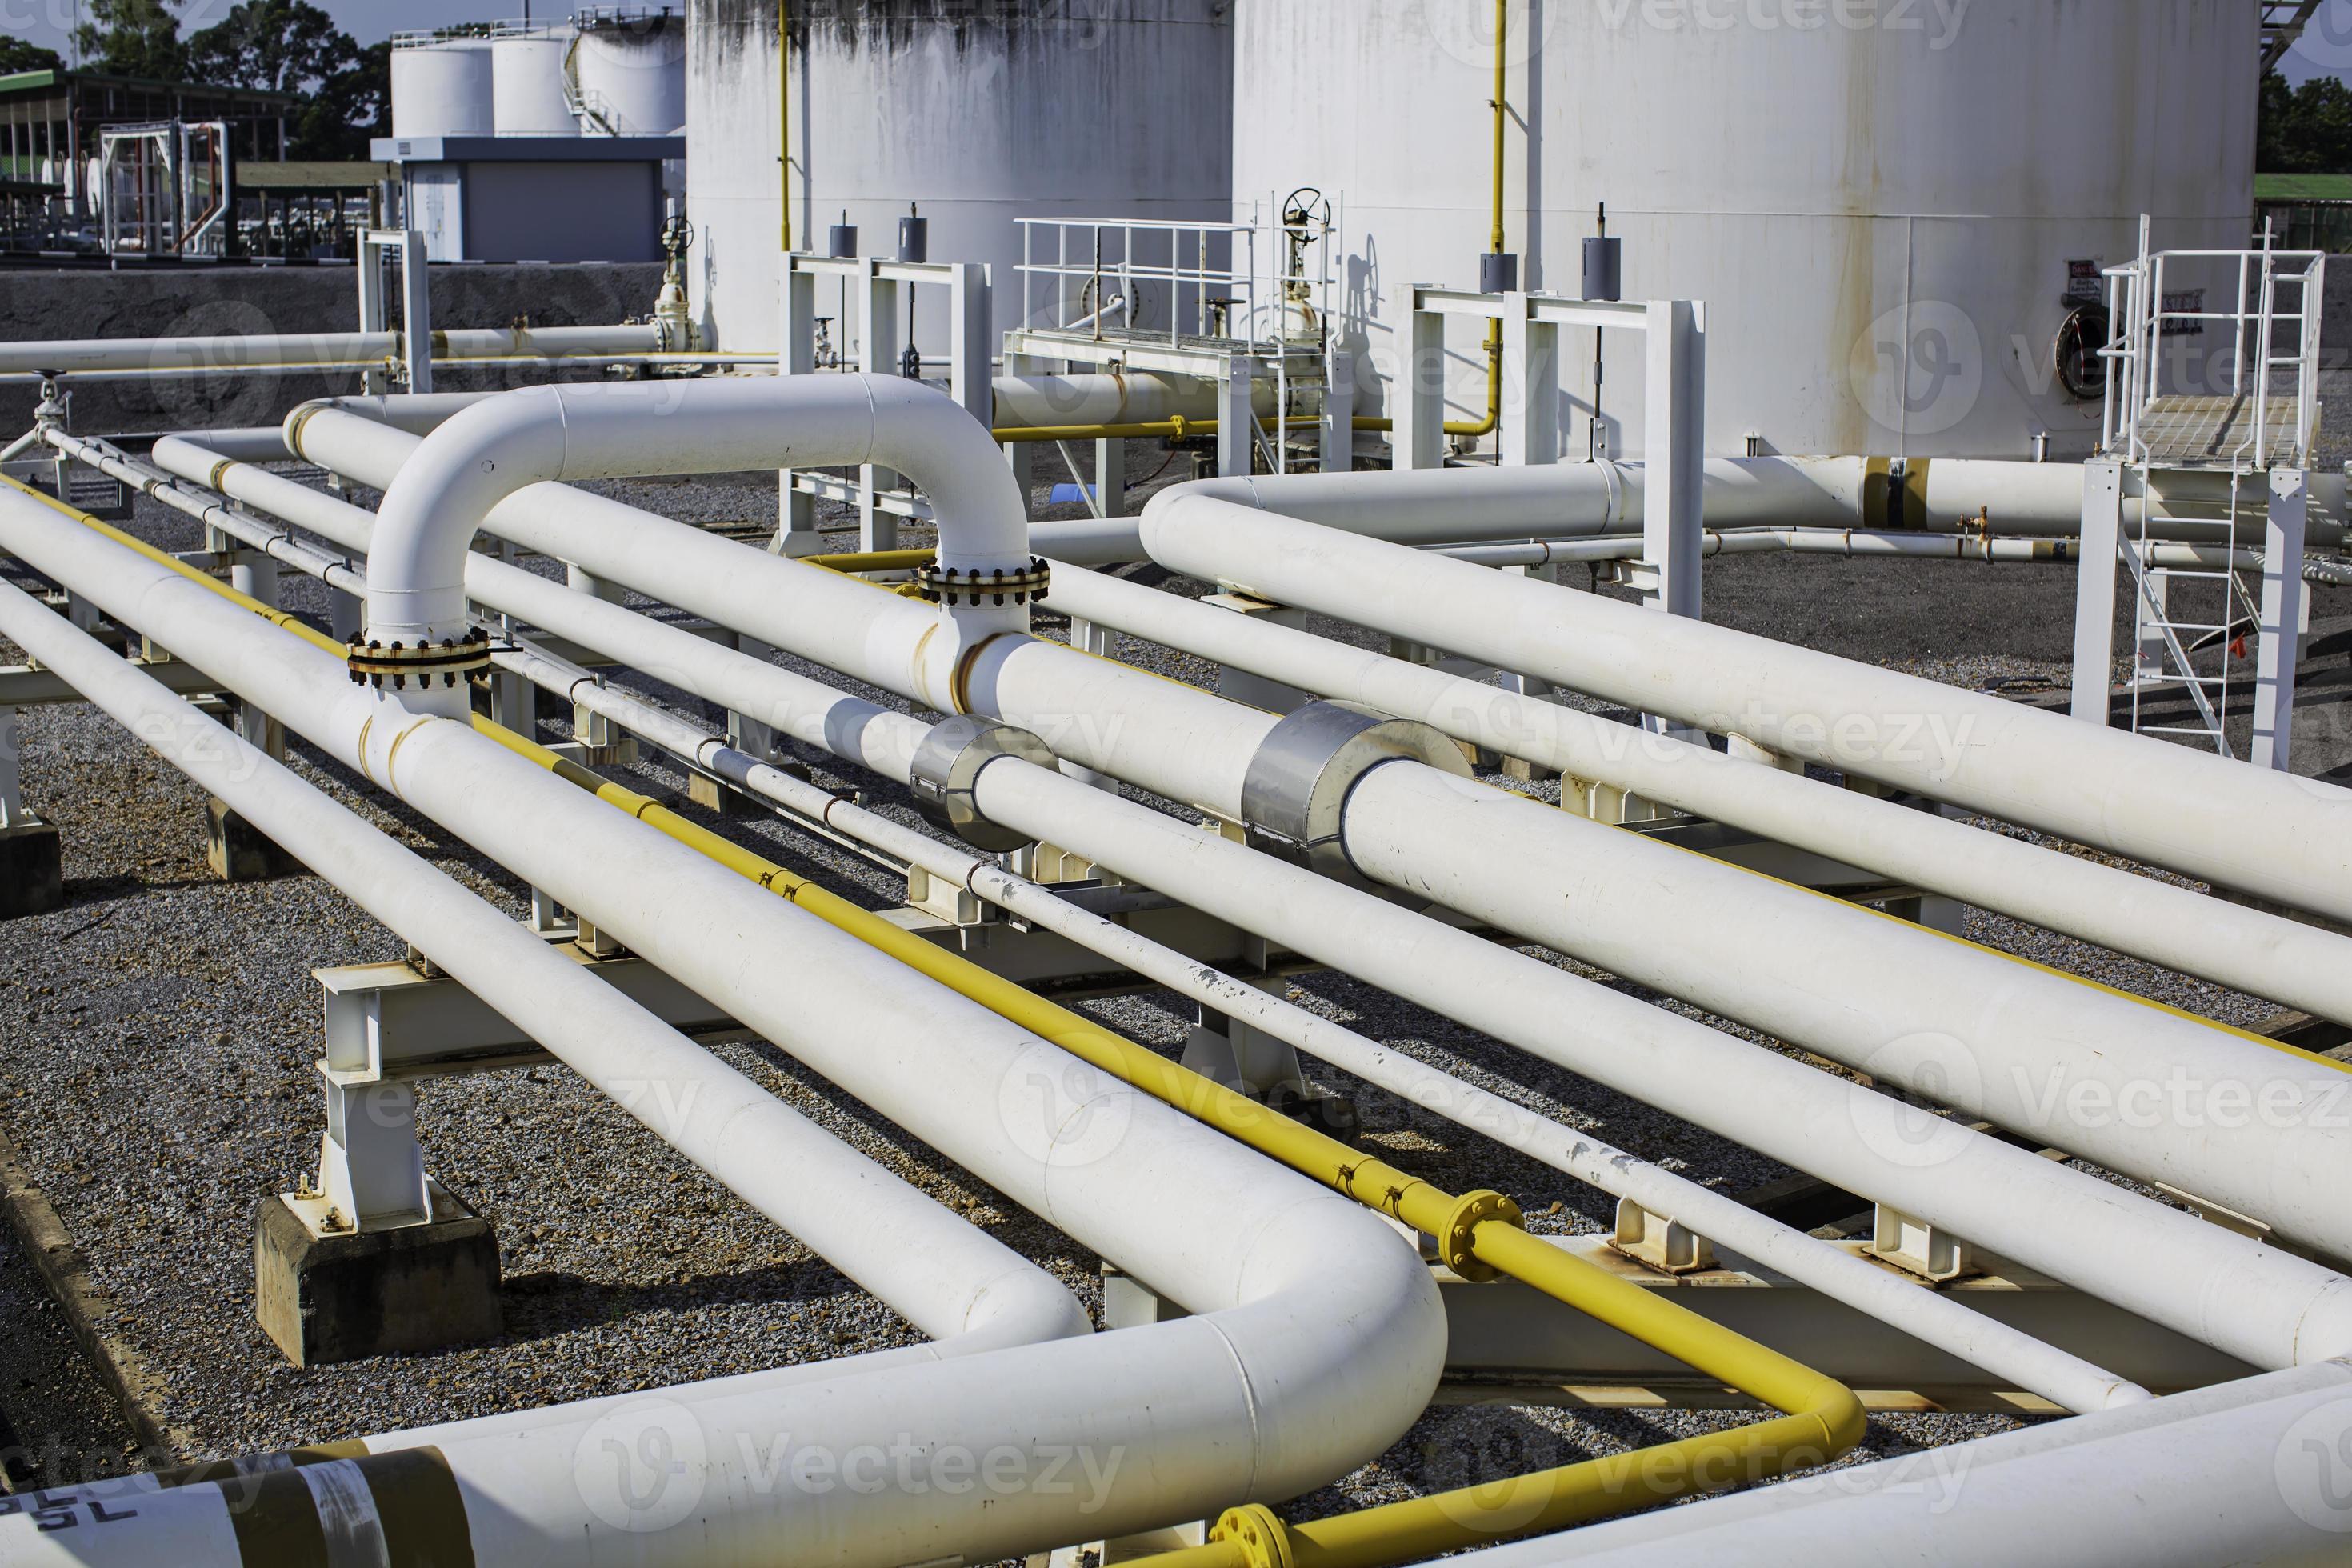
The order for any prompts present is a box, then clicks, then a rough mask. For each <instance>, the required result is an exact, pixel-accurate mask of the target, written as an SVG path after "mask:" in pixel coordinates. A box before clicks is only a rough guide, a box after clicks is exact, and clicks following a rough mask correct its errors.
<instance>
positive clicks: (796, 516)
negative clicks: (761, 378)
mask: <svg viewBox="0 0 2352 1568" xmlns="http://www.w3.org/2000/svg"><path fill="white" fill-rule="evenodd" d="M801 259H802V258H800V257H797V256H786V257H785V258H784V267H783V282H782V288H781V289H780V290H779V292H780V293H781V295H782V298H781V299H780V300H778V301H777V309H778V311H779V313H780V314H781V315H782V318H783V320H782V338H781V340H780V346H779V347H778V349H777V351H776V374H778V375H814V374H816V274H815V273H814V272H810V271H807V270H805V269H803V268H801V267H800V266H799V265H798V264H799V262H800V261H801ZM776 498H777V516H776V536H775V538H774V539H773V540H772V541H771V542H769V545H768V548H769V549H770V550H771V551H772V552H774V553H776V554H778V555H790V556H795V557H797V556H803V555H814V554H815V553H816V552H818V551H819V550H821V549H822V548H824V545H823V542H822V541H821V540H819V539H818V537H817V531H816V498H815V497H814V496H812V495H809V494H806V493H805V492H803V490H801V489H799V488H798V487H797V486H795V485H794V484H793V470H792V469H790V468H780V469H778V470H777V471H776Z"/></svg>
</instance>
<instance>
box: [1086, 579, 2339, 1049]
mask: <svg viewBox="0 0 2352 1568" xmlns="http://www.w3.org/2000/svg"><path fill="white" fill-rule="evenodd" d="M1054 597H1055V605H1057V606H1058V607H1059V608H1061V609H1064V610H1066V611H1067V612H1069V613H1070V614H1071V615H1073V616H1081V617H1083V618H1084V619H1086V620H1087V621H1089V622H1092V623H1094V624H1096V625H1097V626H1111V627H1115V628H1116V629H1118V630H1119V631H1123V632H1129V633H1131V634H1133V635H1135V636H1137V637H1144V638H1147V639H1149V640H1150V641H1153V642H1157V643H1160V644H1162V645H1164V646H1166V647H1175V648H1181V649H1182V650H1184V651H1185V652H1188V653H1192V654H1195V655H1198V656H1200V657H1202V658H1209V659H1213V660H1215V661H1216V662H1218V663H1219V664H1223V665H1227V666H1230V667H1232V668H1236V669H1244V670H1247V671H1249V672H1250V673H1251V674H1253V675H1257V676H1262V677H1264V678H1265V679H1268V680H1275V681H1280V682H1282V683H1283V684H1285V685H1288V686H1295V687H1297V688H1298V689H1301V690H1304V691H1311V692H1314V693H1316V694H1318V695H1319V696H1323V697H1328V698H1334V699H1338V700H1343V701H1352V702H1360V703H1364V704H1367V705H1369V706H1370V707H1373V708H1377V709H1379V710H1381V711H1382V712H1384V713H1395V714H1400V715H1402V716H1404V717H1406V718H1410V719H1418V720H1421V721H1424V722H1426V723H1429V724H1431V725H1433V726H1435V727H1436V728H1437V729H1439V730H1440V731H1444V733H1446V734H1448V735H1451V736H1453V737H1454V739H1456V740H1460V741H1466V742H1470V743H1472V744H1474V745H1478V746H1483V747H1486V748H1487V749H1488V750H1491V751H1494V752H1499V753H1501V754H1503V755H1506V756H1513V757H1521V758H1525V759H1526V760H1528V761H1529V762H1533V763H1541V764H1543V765H1544V766H1546V767H1549V768H1554V769H1557V770H1558V771H1559V772H1560V773H1563V774H1564V775H1566V776H1567V780H1568V783H1567V784H1566V785H1565V786H1564V787H1566V788H1568V789H1569V790H1570V791H1574V790H1576V789H1577V788H1578V787H1579V785H1580V783H1599V784H1612V785H1615V786H1616V787H1617V788H1619V789H1622V790H1624V791H1626V792H1627V793H1629V794H1632V795H1639V796H1641V797H1642V798H1643V799H1644V800H1649V801H1654V802H1656V803H1658V804H1660V805H1669V806H1672V807H1674V808H1675V809H1676V810H1678V811H1685V812H1688V813H1691V814H1692V815H1694V816H1701V817H1705V818H1706V819H1707V820H1709V821H1714V822H1722V823H1727V824H1729V825H1730V826H1735V827H1739V828H1744V829H1746V830H1747V831H1748V832H1751V833H1756V834H1760V835H1762V836H1763V837H1768V838H1770V839H1773V840H1775V841H1777V842H1779V843H1782V844H1788V845H1793V846H1795V847H1798V848H1801V849H1807V850H1811V852H1812V853H1814V854H1817V855H1822V856H1824V857H1827V858H1831V859H1832V860H1836V861H1840V862H1843V863H1845V864H1849V865H1853V866H1858V867H1861V868H1864V869H1867V870H1871V871H1875V872H1877V873H1879V874H1880V875H1881V876H1884V877H1885V878H1887V879H1889V880H1891V881H1893V882H1895V883H1898V884H1900V885H1903V886H1906V887H1911V888H1917V889H1921V890H1923V891H1927V892H1931V893H1941V894H1943V895H1945V896H1947V897H1948V898H1953V899H1958V900H1960V901H1961V902H1962V903H1966V904H1973V905H1976V906H1978V907H1979V908H1983V909H1989V910H2000V911H2001V912H2003V913H2007V914H2011V915H2014V916H2016V917H2017V918H2019V919H2021V920H2024V921H2031V922H2032V923H2033V924H2035V925H2039V926H2044V927H2047V928H2048V929H2050V930H2052V931H2064V932H2066V933H2067V934H2068V935H2071V936H2076V937H2080V938H2082V939H2083V940H2084V941H2085V942H2096V943H2098V944H2099V945H2100V946H2102V947H2108V948H2114V949H2116V950H2117V951H2119V952H2127V953H2130V954H2132V955H2133V956H2135V957H2138V958H2144V959H2147V961H2148V962H2150V963H2158V964H2162V965H2164V966H2165V967H2166V968H2168V969H2174V970H2178V971H2179V972H2181V973H2188V974H2194V975H2197V976H2199V977H2200V978H2202V979H2206V980H2210V981H2213V982H2215V983H2217V984H2223V985H2228V986H2231V987H2232V988H2233V989H2236V990H2239V991H2243V992H2247V993H2250V994H2253V995H2256V996H2262V997H2266V998H2268V999H2270V1000H2272V1001H2274V1002H2278V1003H2282V1004H2284V1005H2287V1006H2291V1007H2298V1008H2301V1009H2303V1010H2304V1011H2305V1012H2308V1013H2312V1014H2315V1015H2316V1016H2320V1017H2324V1018H2332V1019H2336V1020H2337V1021H2339V1022H2344V1023H2352V947H2347V944H2346V942H2345V939H2344V938H2342V937H2340V936H2337V935H2336V934H2335V933H2333V932H2331V931H2324V930H2321V929H2319V928H2317V927H2315V926H2309V925H2305V924H2303V923H2301V922H2299V921H2290V920H2287V919H2284V918H2283V917H2281V916H2277V915H2272V914H2266V913H2263V912H2262V911H2260V910H2251V909H2247V908H2244V907H2243V906H2241V905H2237V904H2231V903H2225V902H2223V901H2221V900H2217V899H2213V898H2210V897H2208V896H2206V895H2205V894H2203V893H2200V892H2197V891H2195V890H2193V889H2188V888H2184V887H2180V886H2179V885H2177V884H2175V883H2172V882H2168V881H2164V880H2162V879H2158V878H2153V877H2143V876H2137V875H2135V874H2134V873H2132V872H2129V871H2126V870H2124V869H2122V868H2117V867H2112V866H2106V865H2103V864H2101V863H2100V862H2098V861H2095V860H2089V859H2084V858H2082V857H2080V856H2074V855H2066V854H2061V853H2057V852H2054V851H2052V850H2049V849H2045V848H2042V847H2039V846H2036V845H2032V844H2029V843H2026V842H2024V841H2022V840H2021V839H2015V838H2011V837H2008V836H2006V835H2004V834H2000V833H1990V832H1986V831H1984V830H1982V829H1979V828H1977V827H1972V826H1969V825H1967V824H1965V823H1961V822H1956V821H1952V820H1950V819H1948V818H1946V817H1943V816H1938V815H1937V814H1935V813H1932V812H1924V811H1917V810H1914V809H1911V808H1909V807H1906V806H1903V805H1895V803H1893V802H1891V801H1886V800H1882V799H1880V798H1878V797H1876V796H1874V795H1867V794H1864V793H1861V792H1859V791H1854V790H1846V789H1840V788H1838V787H1837V786H1836V785H1834V784H1824V783H1822V782H1821V781H1819V780H1815V779H1811V778H1807V777H1805V776H1804V775H1803V774H1801V773H1785V772H1782V771H1781V770H1780V769H1778V768H1773V767H1759V766H1758V765H1757V764H1756V763H1753V762H1750V761H1747V760H1744V759H1741V758H1738V757H1734V756H1728V755H1726V754H1724V753H1722V752H1717V751H1715V750H1713V749H1712V748H1711V747H1707V746H1702V745H1696V744H1693V743H1691V742H1686V741H1683V740H1680V739H1677V738H1675V737H1673V736H1669V735H1661V734H1656V733H1653V732H1651V731H1646V730H1643V729H1640V728H1637V727H1635V726H1633V725H1629V724H1620V723H1615V722H1612V721H1608V720H1605V719H1600V718H1596V717H1594V716H1593V715H1591V714H1589V713H1585V712H1582V711H1580V710H1577V709H1574V708H1570V707H1566V706H1564V705H1562V704H1560V703H1557V702H1548V701H1544V700H1539V699H1536V698H1529V697H1523V696H1520V695H1518V694H1517V693H1516V692H1509V691H1504V690H1500V689H1497V688H1496V687H1494V686H1492V685H1490V684H1486V683H1483V682H1479V681H1475V680H1470V679H1465V678H1464V677H1461V676H1457V675H1448V674H1446V673H1445V672H1444V671H1443V670H1439V669H1433V668H1427V667H1425V666H1422V665H1416V664H1411V663H1408V662H1406V661H1404V660H1402V659H1398V658H1389V657H1388V656H1386V655H1384V654H1380V653H1374V652H1371V651H1369V650H1367V649H1363V648H1358V647H1349V645H1347V644H1345V643H1341V642H1337V641H1333V640H1332V639H1330V638H1328V637H1317V636H1315V635H1313V634H1312V633H1308V632H1304V631H1298V630H1295V629H1293V628H1291V627H1288V626H1277V625H1275V624H1273V623H1272V622H1270V621H1268V620H1266V619H1265V618H1264V617H1262V616H1243V615H1235V614H1233V613H1232V612H1230V611H1226V610H1219V609H1215V608H1213V607H1211V606H1210V605H1203V604H1202V603H1200V602H1199V601H1198V600H1194V599H1187V598H1183V597H1181V596H1179V595H1173V594H1165V593H1161V592H1160V591H1158V590H1156V589H1152V588H1147V587H1143V586H1140V585H1139V584H1133V583H1129V582H1127V581H1125V580H1123V579H1121V578H1118V577H1113V576H1108V575H1106V574H1101V573H1096V572H1088V571H1085V570H1082V569H1080V568H1077V567H1072V566H1066V565H1063V564H1061V563H1055V568H1054Z"/></svg>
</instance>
